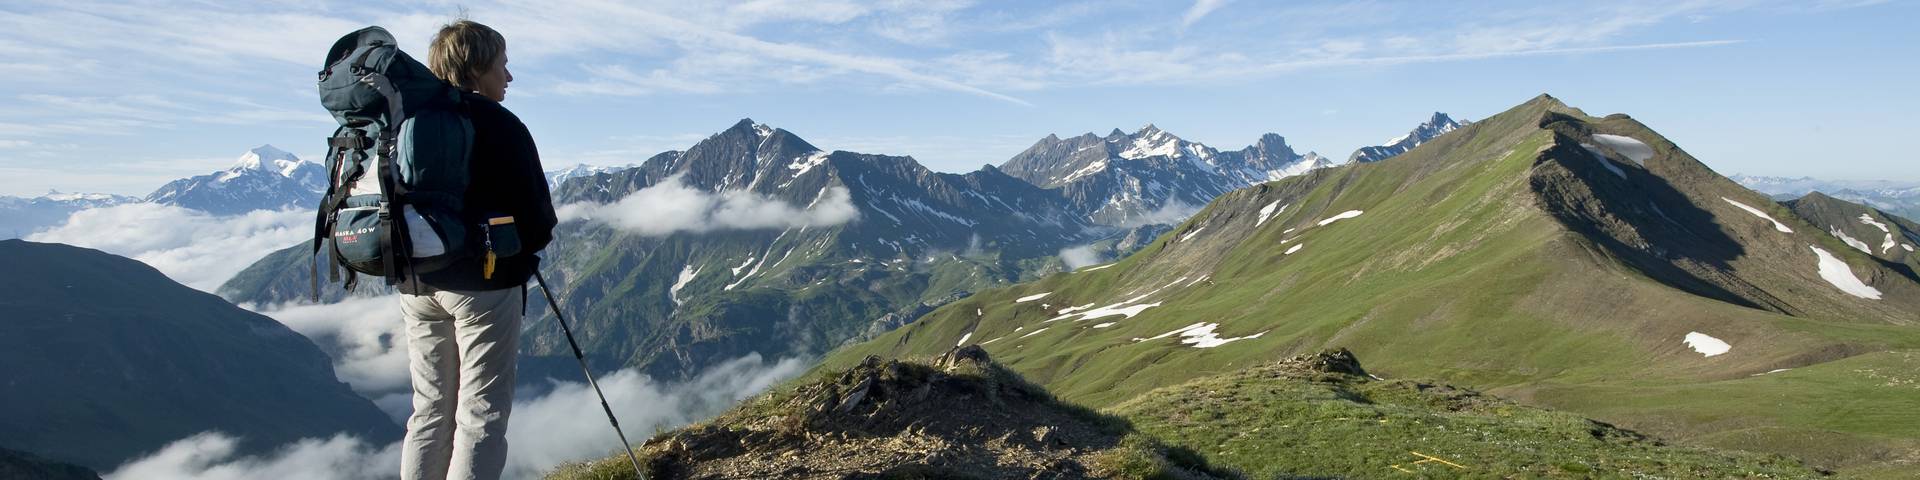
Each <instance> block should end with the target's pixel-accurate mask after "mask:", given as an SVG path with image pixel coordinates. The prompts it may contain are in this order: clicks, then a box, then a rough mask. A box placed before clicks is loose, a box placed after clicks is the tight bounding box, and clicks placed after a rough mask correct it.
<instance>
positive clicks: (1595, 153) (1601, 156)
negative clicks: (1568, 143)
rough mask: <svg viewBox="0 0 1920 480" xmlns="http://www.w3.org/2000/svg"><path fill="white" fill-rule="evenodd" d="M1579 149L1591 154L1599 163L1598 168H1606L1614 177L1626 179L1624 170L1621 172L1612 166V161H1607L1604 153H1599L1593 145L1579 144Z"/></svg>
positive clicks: (1618, 168)
mask: <svg viewBox="0 0 1920 480" xmlns="http://www.w3.org/2000/svg"><path fill="white" fill-rule="evenodd" d="M1580 148H1584V149H1587V153H1591V154H1593V158H1594V159H1596V160H1599V161H1600V166H1602V167H1607V171H1609V172H1613V174H1614V175H1617V176H1619V177H1620V178H1622V179H1624V178H1627V172H1626V171H1625V170H1621V169H1620V167H1618V166H1614V164H1613V160H1608V159H1607V154H1606V152H1602V151H1600V149H1599V148H1597V147H1594V146H1593V144H1590V143H1582V144H1580Z"/></svg>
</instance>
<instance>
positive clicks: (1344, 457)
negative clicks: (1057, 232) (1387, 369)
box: [1112, 368, 1819, 478]
mask: <svg viewBox="0 0 1920 480" xmlns="http://www.w3.org/2000/svg"><path fill="white" fill-rule="evenodd" d="M1112 411H1113V412H1114V413H1117V414H1120V415H1123V416H1125V417H1127V418H1129V419H1132V420H1133V421H1134V424H1135V425H1136V426H1137V427H1138V428H1139V429H1140V430H1141V431H1143V432H1146V433H1148V434H1151V435H1153V436H1155V437H1157V438H1159V439H1161V440H1162V441H1164V442H1167V443H1168V444H1171V445H1178V446H1185V447H1189V448H1192V449H1194V450H1197V451H1200V452H1203V453H1204V454H1205V455H1206V456H1207V457H1208V458H1209V459H1211V460H1212V461H1213V462H1215V463H1216V464H1219V465H1222V466H1226V467H1234V468H1239V469H1241V470H1243V471H1245V472H1247V473H1248V474H1249V476H1250V477H1252V478H1274V477H1278V476H1338V477H1349V478H1381V477H1391V476H1397V475H1405V474H1406V473H1404V472H1403V470H1404V471H1405V472H1412V473H1414V474H1419V475H1423V476H1428V477H1437V478H1516V477H1518V478H1595V477H1600V478H1647V477H1654V478H1808V477H1815V476H1818V475H1819V474H1818V472H1816V471H1814V470H1812V469H1809V468H1807V467H1805V466H1803V465H1800V464H1799V462H1796V461H1793V460H1790V459H1786V458H1782V457H1775V456H1767V455H1760V454H1753V453H1744V452H1731V451H1718V450H1711V449H1703V448H1688V447H1676V446H1669V445H1661V444H1659V443H1657V442H1655V441H1653V440H1650V439H1646V438H1643V437H1639V436H1636V435H1634V434H1633V433H1631V432H1627V431H1622V430H1618V429H1614V428H1612V427H1609V426H1606V425H1603V424H1598V423H1594V422H1592V421H1590V420H1587V419H1585V418H1583V417H1580V416H1577V415H1572V414H1568V413H1563V412H1555V411H1549V410H1542V409H1538V408H1533V407H1526V406H1520V405H1516V404H1512V403H1509V402H1505V401H1501V400H1496V399H1493V398H1490V397H1483V396H1478V395H1474V394H1472V393H1471V392H1466V391H1461V390H1453V389H1450V388H1447V387H1438V386H1433V385H1427V384H1422V383H1418V382H1413V381H1406V380H1389V381H1367V380H1366V379H1364V378H1361V377H1356V376H1351V375H1343V374H1320V375H1317V376H1306V377H1299V376H1295V374H1294V373H1292V372H1282V371H1280V370H1279V369H1274V368H1255V369H1250V370H1247V371H1244V372H1238V373H1234V374H1228V375H1221V376H1214V377H1206V378H1202V379H1198V380H1194V381H1192V382H1188V383H1185V384H1181V385H1177V386H1173V387H1167V388H1162V389H1157V390H1154V391H1152V392H1149V393H1147V394H1145V395H1141V396H1140V397H1139V398H1136V399H1134V400H1130V401H1127V402H1124V403H1121V404H1120V405H1118V406H1116V407H1114V408H1113V409H1112ZM1423 454H1424V455H1428V456H1432V457H1434V458H1440V459H1442V460H1445V461H1447V462H1451V463H1453V464H1456V465H1457V466H1453V465H1447V464H1444V463H1441V462H1439V461H1423V460H1425V457H1422V456H1420V455H1423Z"/></svg>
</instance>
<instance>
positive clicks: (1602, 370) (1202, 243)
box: [821, 95, 1920, 475]
mask: <svg viewBox="0 0 1920 480" xmlns="http://www.w3.org/2000/svg"><path fill="white" fill-rule="evenodd" d="M1878 224H1884V225H1885V226H1886V229H1885V230H1882V229H1881V227H1880V226H1879V225H1878ZM1835 231H1839V232H1843V233H1846V234H1847V235H1848V236H1851V237H1854V238H1856V239H1857V240H1858V241H1859V242H1861V243H1864V244H1865V246H1866V247H1867V248H1866V249H1861V248H1859V245H1854V244H1853V243H1854V242H1849V241H1846V240H1845V239H1843V238H1841V237H1840V236H1838V235H1836V234H1834V233H1832V232H1835ZM1908 232H1911V222H1905V221H1904V220H1902V219H1898V218H1896V217H1893V216H1888V215H1885V214H1884V212H1879V211H1874V210H1871V209H1868V208H1867V207H1863V206H1859V205H1851V206H1849V205H1844V204H1841V203H1836V202H1830V201H1827V200H1826V199H1821V198H1818V197H1814V198H1810V199H1806V200H1803V201H1798V202H1793V203H1792V204H1790V205H1782V204H1779V203H1775V202H1773V201H1771V200H1770V199H1768V198H1767V197H1766V196H1764V195H1762V194H1759V193H1756V192H1754V191H1751V190H1748V189H1746V188H1743V187H1741V186H1740V185H1739V184H1737V183H1735V182H1733V181H1732V180H1729V179H1727V178H1726V177H1722V176H1720V175H1719V174H1717V173H1715V172H1713V171H1712V170H1711V169H1709V168H1707V167H1706V166H1705V165H1704V164H1702V163H1701V162H1699V161H1698V160H1697V159H1695V158H1693V157H1692V156H1691V155H1689V154H1688V153H1687V152H1686V151H1685V150H1683V149H1682V148H1680V146H1679V145H1676V144H1675V143H1673V142H1672V141H1669V140H1668V139H1666V138H1664V137H1661V136H1660V135H1659V134H1658V133H1656V132H1655V131H1653V130H1652V129H1651V128H1649V127H1647V126H1646V125H1643V124H1641V123H1639V122H1638V121H1635V120H1634V119H1632V118H1631V117H1629V116H1626V115H1622V114H1614V115H1608V116H1605V117H1596V116H1591V115H1588V114H1586V113H1584V112H1581V111H1580V110H1578V109H1575V108H1572V107H1569V106H1567V105H1565V104H1563V103H1561V102H1560V101H1559V100H1557V99H1554V98H1552V97H1549V96H1545V95H1542V96H1540V97H1538V98H1535V99H1533V100H1531V101H1528V102H1526V103H1524V104H1521V105H1519V106H1517V107H1514V108H1513V109H1510V110H1508V111H1506V112H1503V113H1501V114H1498V115H1495V116H1493V117H1490V118H1487V119H1485V120H1482V121H1479V122H1475V123H1472V124H1469V125H1466V126H1462V127H1460V128H1459V129H1458V130H1456V131H1454V132H1452V133H1448V134H1444V135H1440V136H1438V137H1435V138H1433V139H1431V140H1429V141H1427V142H1425V143H1423V144H1422V145H1420V146H1418V147H1416V148H1413V149H1411V150H1408V151H1407V152H1405V153H1403V154H1401V155H1398V156H1395V157H1393V158H1390V159H1388V160H1384V161H1378V162H1355V163H1350V164H1347V165H1342V166H1339V167H1335V168H1330V169H1321V170H1315V171H1313V172H1311V173H1308V174H1306V175H1301V176H1297V177H1290V178H1286V179H1282V180H1278V181H1274V182H1267V183H1263V184H1260V185H1256V186H1253V187H1251V188H1245V189H1241V190H1237V191H1235V192H1232V193H1229V194H1227V195H1224V196H1222V197H1220V198H1218V199H1216V200H1214V201H1213V202H1211V203H1210V204H1209V205H1208V206H1207V207H1206V208H1204V209H1202V210H1201V211H1200V212H1198V213H1197V214H1195V215H1193V216H1192V217H1191V218H1190V219H1189V220H1188V221H1186V222H1185V223H1183V224H1182V225H1180V226H1178V227H1175V228H1174V229H1173V230H1172V231H1170V232H1168V233H1167V234H1165V235H1163V236H1160V237H1159V238H1157V239H1156V240H1154V241H1153V242H1152V243H1151V244H1149V245H1147V246H1146V247H1145V248H1142V249H1140V250H1139V251H1137V252H1135V253H1133V254H1132V255H1130V256H1128V257H1126V258H1125V259H1123V260H1120V261H1118V262H1114V263H1111V264H1107V265H1100V266H1095V267H1089V268H1083V269H1080V270H1077V271H1074V272H1060V273H1053V274H1048V275H1044V276H1042V277H1041V278H1040V279H1038V280H1035V281H1030V282H1025V283H1022V284H1019V285H1016V286H1012V287H1009V288H1004V289H996V290H987V291H982V292H978V293H975V294H974V295H972V296H969V297H967V298H965V299H962V300H959V301H956V302H953V303H951V304H948V305H945V306H942V307H940V308H938V309H936V310H934V311H933V312H931V313H928V314H926V315H925V316H923V317H922V318H921V320H919V321H916V322H913V323H910V324H907V325H905V326H902V327H901V328H898V329H895V330H893V331H891V332H888V333H886V334H883V335H880V336H879V337H877V338H875V339H873V340H870V341H867V342H864V343H860V344H857V345H854V346H851V347H848V348H844V349H841V350H838V351H835V352H834V353H832V354H831V355H829V356H828V357H826V359H825V360H823V363H822V367H821V368H822V369H829V370H830V369H840V368H847V367H848V366H850V365H854V364H856V363H858V362H860V361H861V359H863V358H865V357H867V356H869V355H878V356H880V357H883V358H886V357H898V358H914V357H920V358H924V357H927V356H932V355H938V354H940V353H941V352H947V351H949V350H951V349H953V348H955V347H956V346H967V345H978V346H981V347H984V349H985V350H987V351H989V352H991V354H992V355H993V357H994V358H995V359H996V360H998V361H1000V362H1001V363H1003V364H1004V365H1006V366H1007V367H1008V368H1010V369H1012V370H1014V371H1016V372H1018V373H1020V374H1021V375H1024V376H1025V377H1026V378H1027V379H1029V380H1032V381H1034V382H1035V383H1037V384H1039V385H1041V386H1043V387H1045V388H1047V389H1049V390H1050V391H1052V392H1053V393H1054V394H1056V395H1059V396H1060V397H1061V398H1062V399H1064V400H1067V401H1071V402H1074V403H1077V404H1081V405H1085V406H1088V407H1091V408H1097V409H1110V408H1121V407H1122V406H1124V405H1128V404H1129V402H1128V401H1129V399H1133V398H1137V397H1141V396H1143V395H1145V394H1147V393H1148V392H1151V391H1154V389H1157V388H1163V387H1167V386H1170V385H1178V384H1182V383H1184V382H1188V381H1194V380H1196V379H1198V378H1201V377H1205V376H1209V375H1217V374H1224V373H1228V372H1234V371H1237V370H1240V369H1245V368H1248V367H1249V366H1253V365H1259V364H1261V363H1264V362H1269V361H1273V360H1274V359H1276V358H1281V357H1284V356H1288V355H1294V354H1301V353H1307V352H1313V351H1318V350H1322V349H1329V348H1335V347H1346V348H1351V349H1352V350H1353V351H1354V352H1355V353H1356V354H1358V355H1359V356H1360V357H1362V358H1368V359H1369V364H1370V367H1369V369H1368V370H1369V371H1370V372H1372V373H1375V374H1377V375H1380V376H1383V377H1386V378H1396V377H1417V378H1439V379H1445V380H1446V381H1448V382H1450V383H1454V384H1458V385H1462V386H1464V387H1469V388H1475V389H1482V390H1487V391H1490V392H1492V393H1495V394H1500V395H1503V396H1508V397H1511V398H1516V399H1519V400H1521V401H1523V402H1526V403H1530V404H1534V405H1541V406H1547V407H1553V408H1557V409H1562V410H1566V411H1570V412H1572V413H1576V414H1580V415H1584V416H1588V417H1592V418H1596V419H1599V420H1601V421H1605V422H1608V423H1613V424H1618V425H1622V426H1624V427H1628V428H1632V429H1634V430H1638V431H1641V432H1645V433H1647V434H1651V435H1654V436H1657V437H1660V438H1666V439H1671V440H1676V441H1679V442H1682V443H1687V444H1690V445H1697V446H1708V447H1717V448H1730V449H1741V450H1751V451H1761V452H1771V453H1781V454H1787V455H1792V456H1795V457H1798V458H1801V459H1804V460H1806V461H1808V462H1810V463H1812V464H1814V465H1819V466H1823V467H1828V468H1839V469H1842V470H1843V471H1850V472H1860V473H1863V474H1888V475H1891V474H1892V473H1893V472H1898V471H1901V469H1902V468H1910V465H1907V466H1905V467H1902V466H1901V465H1902V463H1901V460H1899V459H1910V458H1915V456H1916V455H1920V433H1916V432H1920V419H1916V417H1913V416H1912V415H1906V414H1903V413H1893V412H1910V411H1913V410H1915V409H1916V408H1920V395H1915V390H1914V389H1915V388H1916V387H1915V385H1920V376H1916V375H1915V374H1914V373H1913V372H1916V371H1920V314H1916V313H1915V312H1920V278H1916V275H1915V274H1914V270H1913V269H1912V268H1911V264H1910V263H1907V262H1908V261H1909V260H1906V259H1904V258H1903V256H1904V255H1905V253H1904V251H1905V249H1904V248H1903V247H1901V246H1900V245H1903V244H1904V243H1905V242H1903V241H1902V240H1900V237H1907V236H1908V235H1907V233H1908ZM1888 234H1893V235H1891V238H1893V239H1894V242H1895V246H1893V247H1891V248H1883V247H1884V245H1885V240H1886V239H1887V238H1889V235H1888ZM1908 239H1909V240H1911V238H1910V237H1909V238H1908ZM1883 251H1884V252H1886V253H1885V255H1887V256H1884V257H1883V256H1879V255H1882V253H1881V252H1883ZM1247 405H1249V406H1248V407H1247V408H1249V409H1252V411H1249V412H1245V413H1237V412H1231V411H1226V412H1223V413H1221V414H1214V415H1226V416H1227V417H1228V418H1260V416H1261V415H1262V414H1261V413H1258V412H1259V410H1258V408H1256V407H1254V406H1252V405H1251V404H1247ZM1151 410H1153V408H1146V409H1144V410H1142V411H1149V412H1150V411H1151ZM1203 418H1205V417H1203ZM1257 426H1258V425H1257V424H1246V423H1242V424H1229V425H1222V427H1231V428H1228V430H1229V431H1231V430H1232V429H1233V428H1239V429H1240V431H1250V430H1252V429H1253V428H1256V427H1257ZM1163 440H1167V439H1163ZM1192 441H1193V442H1194V443H1180V442H1172V443H1173V446H1176V447H1188V448H1192V449H1194V450H1195V451H1198V452H1201V453H1202V454H1203V455H1205V456H1206V457H1207V458H1208V459H1209V460H1212V461H1213V463H1214V464H1216V465H1218V464H1226V465H1229V466H1242V467H1246V468H1251V465H1253V464H1252V463H1248V462H1254V463H1257V462H1255V461H1254V460H1253V459H1257V458H1263V457H1262V455H1276V454H1277V453H1276V452H1274V451H1264V452H1263V451H1257V450H1255V451H1248V450H1234V451H1232V452H1223V451H1220V450H1219V449H1220V448H1223V445H1222V444H1221V443H1219V442H1221V441H1224V439H1217V438H1211V437H1204V436H1202V437H1195V438H1193V439H1192ZM1214 452H1220V453H1217V454H1216V453H1214ZM1908 471H1910V470H1908Z"/></svg>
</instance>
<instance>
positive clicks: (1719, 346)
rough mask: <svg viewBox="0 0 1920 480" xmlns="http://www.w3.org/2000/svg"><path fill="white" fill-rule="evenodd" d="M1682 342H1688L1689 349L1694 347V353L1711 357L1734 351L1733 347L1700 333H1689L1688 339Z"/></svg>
mask: <svg viewBox="0 0 1920 480" xmlns="http://www.w3.org/2000/svg"><path fill="white" fill-rule="evenodd" d="M1682 341H1683V342H1686V344H1687V346H1688V347H1692V348H1693V351H1696V352H1700V354H1701V355H1706V356H1709V357H1711V356H1714V355H1719V354H1723V353H1727V351H1729V350H1733V346H1732V345H1728V344H1727V342H1724V341H1721V340H1720V339H1718V338H1713V336H1711V335H1707V334H1704V333H1700V332H1687V338H1686V339H1684V340H1682Z"/></svg>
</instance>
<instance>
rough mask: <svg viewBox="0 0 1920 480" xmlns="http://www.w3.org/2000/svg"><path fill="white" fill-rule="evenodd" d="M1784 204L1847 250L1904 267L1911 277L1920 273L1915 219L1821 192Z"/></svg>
mask: <svg viewBox="0 0 1920 480" xmlns="http://www.w3.org/2000/svg"><path fill="white" fill-rule="evenodd" d="M1784 204H1785V205H1786V207H1787V208H1788V209H1790V210H1793V214H1794V215H1795V216H1798V217H1800V219H1801V220H1805V221H1806V222H1807V223H1810V224H1813V225H1814V226H1815V227H1826V231H1827V234H1829V235H1833V236H1834V238H1838V239H1840V241H1841V242H1842V243H1845V244H1846V245H1847V247H1848V248H1852V249H1854V250H1859V251H1860V253H1864V254H1867V255H1871V256H1873V257H1874V258H1878V259H1881V260H1885V261H1888V262H1891V263H1894V264H1900V265H1904V266H1905V267H1906V269H1907V272H1908V274H1909V275H1910V276H1913V273H1914V272H1916V271H1920V252H1916V251H1915V249H1920V224H1916V223H1914V222H1913V221H1912V220H1908V219H1906V218H1901V217H1898V216H1894V215H1888V214H1887V212H1883V211H1880V210H1878V209H1874V208H1870V207H1867V206H1864V205H1860V204H1857V203H1852V202H1848V201H1845V200H1841V199H1838V198H1834V197H1831V196H1828V195H1826V194H1823V193H1820V192H1819V191H1814V192H1812V193H1808V194H1806V195H1805V196H1802V197H1800V198H1797V199H1793V200H1788V201H1786V202H1784Z"/></svg>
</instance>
